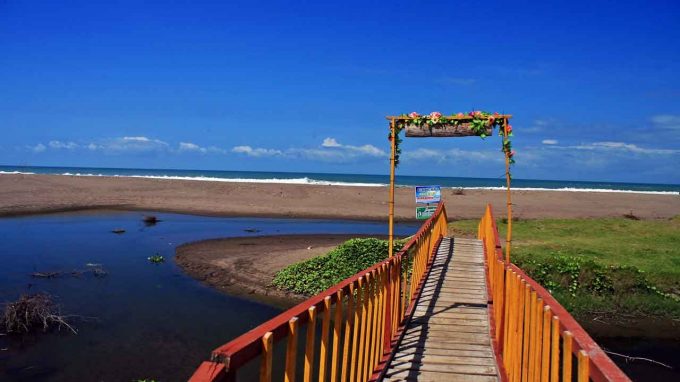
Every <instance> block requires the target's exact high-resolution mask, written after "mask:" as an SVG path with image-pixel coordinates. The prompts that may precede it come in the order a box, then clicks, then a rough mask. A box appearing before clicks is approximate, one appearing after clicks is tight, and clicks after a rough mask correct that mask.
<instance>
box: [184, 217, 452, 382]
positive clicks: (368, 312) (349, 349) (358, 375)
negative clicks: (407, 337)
mask: <svg viewBox="0 0 680 382" xmlns="http://www.w3.org/2000/svg"><path fill="white" fill-rule="evenodd" d="M446 230H447V222H446V210H445V208H444V205H443V204H440V206H439V207H438V208H437V211H436V212H435V214H434V215H433V216H432V217H431V218H430V219H428V220H427V221H426V222H425V223H424V224H423V225H422V226H421V227H420V229H419V230H418V232H417V233H416V234H415V235H414V236H413V238H412V239H411V240H409V241H408V242H407V243H406V245H404V247H403V248H402V249H401V251H399V252H398V253H397V254H396V255H394V256H393V257H391V258H389V259H386V260H384V261H382V262H380V263H378V264H376V265H374V266H372V267H370V268H368V269H366V270H364V271H361V272H360V273H358V274H356V275H354V276H352V277H350V278H348V279H346V280H344V281H342V282H341V283H339V284H337V285H335V286H333V287H331V288H329V289H327V290H325V291H323V292H321V293H319V294H318V295H316V296H314V297H312V298H310V299H308V300H306V301H304V302H302V303H301V304H299V305H297V306H295V307H293V308H291V309H289V310H287V311H285V312H283V313H281V314H280V315H278V316H276V317H274V318H273V319H271V320H269V321H267V322H265V323H263V324H262V325H260V326H258V327H256V328H255V329H253V330H251V331H249V332H247V333H245V334H243V335H242V336H240V337H238V338H236V339H234V340H232V341H230V342H229V343H227V344H225V345H222V346H220V347H218V348H217V349H215V350H214V351H213V352H212V356H211V357H210V360H209V361H206V362H203V363H202V364H201V365H200V366H199V368H198V369H197V370H196V371H195V372H194V374H193V376H192V377H191V379H190V381H192V382H199V381H201V382H206V381H210V382H212V381H234V380H236V378H237V376H238V371H239V370H240V369H241V368H242V367H244V366H245V365H247V364H249V363H251V362H252V361H254V360H256V359H258V358H259V361H260V372H259V380H260V381H263V382H264V381H271V380H272V374H273V369H274V367H273V365H274V360H275V359H278V360H279V362H277V364H279V365H281V364H282V366H283V367H282V374H283V375H282V376H280V377H282V379H283V380H284V381H295V380H297V379H300V378H296V375H297V370H296V369H297V368H298V364H300V365H301V366H302V368H303V370H302V380H304V381H311V380H312V379H314V380H319V381H325V380H330V381H337V380H338V379H340V380H341V381H368V380H377V379H379V378H380V377H381V373H383V372H384V368H385V365H386V364H387V363H388V362H389V360H390V357H391V354H392V350H393V348H394V347H395V345H396V344H397V342H398V339H399V338H400V336H401V334H402V333H403V328H404V326H403V325H404V323H406V322H408V320H409V318H410V317H411V315H412V313H413V310H414V308H415V304H416V301H417V299H418V297H419V295H420V290H421V289H422V286H423V285H424V281H425V278H426V277H427V274H428V273H429V269H430V267H431V265H432V260H433V258H434V256H433V255H434V253H435V250H436V248H437V247H438V244H439V242H440V241H441V238H442V237H443V236H444V235H445V234H446ZM302 327H306V328H305V331H304V332H305V333H304V335H305V338H304V339H302V338H300V339H298V337H299V336H300V334H301V328H302ZM317 335H318V336H319V338H317ZM282 340H286V348H285V351H280V353H281V354H274V353H275V352H274V344H275V343H276V342H280V341H282ZM300 340H304V343H303V344H300V342H302V341H300ZM300 348H301V349H302V351H301V352H298V350H299V349H300ZM298 353H299V354H298ZM277 356H278V357H277ZM284 357H285V360H284ZM277 379H281V378H279V376H277Z"/></svg>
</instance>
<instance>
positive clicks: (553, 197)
mask: <svg viewBox="0 0 680 382" xmlns="http://www.w3.org/2000/svg"><path fill="white" fill-rule="evenodd" d="M387 195H388V189H387V187H356V186H327V185H298V184H266V183H264V184H263V183H228V182H206V181H192V180H166V179H143V178H125V177H82V176H66V175H26V174H2V175H0V216H11V215H22V214H39V213H49V212H60V211H78V210H96V209H117V210H152V211H167V212H179V213H189V214H199V215H215V216H269V217H295V218H329V219H363V220H384V219H386V215H387ZM442 197H443V199H444V202H445V203H446V207H447V210H448V212H449V217H450V218H453V219H462V218H474V219H476V218H479V217H480V216H481V215H482V213H483V210H484V206H485V204H486V203H487V202H490V203H492V204H493V205H494V206H495V210H496V214H497V215H500V214H501V212H502V211H503V210H504V208H505V192H504V191H500V190H465V191H464V195H456V194H455V192H454V190H453V189H445V190H443V191H442ZM413 199H414V197H413V188H412V187H399V188H397V191H396V218H397V219H399V220H413V218H414V207H415V203H414V200H413ZM513 203H514V212H515V216H517V217H519V218H549V217H554V218H579V217H606V216H622V215H623V214H627V213H630V212H631V211H632V213H633V214H634V215H636V216H639V217H641V218H669V217H672V216H675V215H679V214H680V196H678V195H655V194H636V193H614V192H612V193H609V192H562V191H533V190H532V191H530V190H518V191H514V192H513Z"/></svg>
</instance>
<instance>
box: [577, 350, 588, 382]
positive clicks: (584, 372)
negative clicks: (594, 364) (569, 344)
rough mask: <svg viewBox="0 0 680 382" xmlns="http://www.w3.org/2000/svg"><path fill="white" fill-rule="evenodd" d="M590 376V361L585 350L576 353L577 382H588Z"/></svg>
mask: <svg viewBox="0 0 680 382" xmlns="http://www.w3.org/2000/svg"><path fill="white" fill-rule="evenodd" d="M589 374H590V359H589V358H588V353H586V352H585V350H580V351H579V352H578V382H588V379H589Z"/></svg>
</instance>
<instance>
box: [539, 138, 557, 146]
mask: <svg viewBox="0 0 680 382" xmlns="http://www.w3.org/2000/svg"><path fill="white" fill-rule="evenodd" d="M541 143H543V144H544V145H556V144H558V143H559V142H558V141H557V139H544V140H542V141H541Z"/></svg>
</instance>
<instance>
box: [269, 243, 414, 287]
mask: <svg viewBox="0 0 680 382" xmlns="http://www.w3.org/2000/svg"><path fill="white" fill-rule="evenodd" d="M403 244H404V241H401V240H395V242H394V251H395V253H396V252H397V251H398V250H399V249H400V248H401V247H402V246H403ZM388 248H389V244H388V242H387V240H380V239H375V238H361V239H350V240H347V241H346V242H344V243H342V244H340V245H339V246H338V247H337V248H335V249H333V250H331V251H330V252H328V253H327V254H325V255H323V256H317V257H314V258H311V259H309V260H305V261H302V262H299V263H296V264H293V265H289V266H288V267H286V268H284V269H282V270H280V271H279V272H277V273H276V275H275V276H274V281H273V282H272V284H273V285H274V286H276V287H277V288H279V289H283V290H288V291H291V292H295V293H298V294H302V295H314V294H317V293H319V292H321V291H323V290H326V289H328V288H330V287H331V286H333V285H335V284H337V283H339V282H340V281H342V280H344V279H346V278H348V277H350V276H352V275H354V274H356V273H358V272H360V271H362V270H364V269H366V268H368V267H370V266H372V265H373V264H375V263H377V262H379V261H381V260H384V259H386V258H387V256H388V252H389V251H388Z"/></svg>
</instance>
